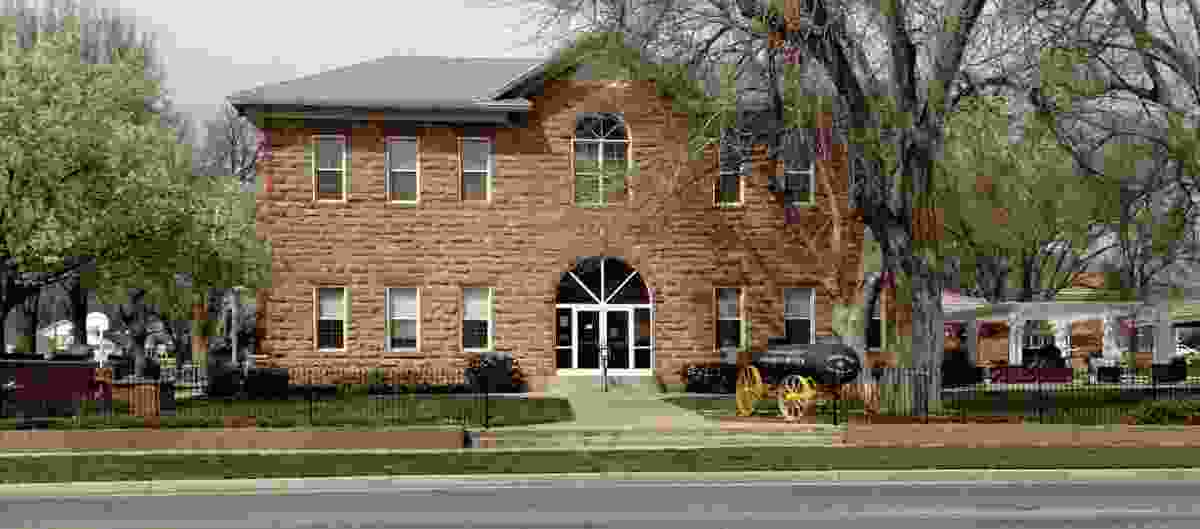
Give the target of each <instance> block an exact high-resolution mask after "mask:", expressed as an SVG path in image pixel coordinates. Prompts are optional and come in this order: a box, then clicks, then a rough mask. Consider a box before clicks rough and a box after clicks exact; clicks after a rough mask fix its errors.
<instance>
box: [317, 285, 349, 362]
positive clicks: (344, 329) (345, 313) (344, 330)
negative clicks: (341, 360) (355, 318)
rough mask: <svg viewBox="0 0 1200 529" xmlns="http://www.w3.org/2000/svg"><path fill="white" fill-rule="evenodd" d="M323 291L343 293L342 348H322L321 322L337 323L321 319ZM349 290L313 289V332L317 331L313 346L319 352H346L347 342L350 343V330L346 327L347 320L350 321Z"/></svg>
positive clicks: (337, 288) (338, 288)
mask: <svg viewBox="0 0 1200 529" xmlns="http://www.w3.org/2000/svg"><path fill="white" fill-rule="evenodd" d="M322 290H340V291H341V293H342V311H343V313H342V346H341V347H321V323H320V322H321V321H335V320H324V319H323V318H321V291H322ZM349 290H350V289H349V288H348V287H317V288H315V289H313V300H314V301H315V303H314V304H313V331H315V332H314V333H313V345H314V346H315V348H316V350H317V351H318V352H335V351H345V350H346V344H347V342H349V341H350V328H349V326H348V325H346V320H347V319H349V317H350V303H349V297H350V296H349Z"/></svg>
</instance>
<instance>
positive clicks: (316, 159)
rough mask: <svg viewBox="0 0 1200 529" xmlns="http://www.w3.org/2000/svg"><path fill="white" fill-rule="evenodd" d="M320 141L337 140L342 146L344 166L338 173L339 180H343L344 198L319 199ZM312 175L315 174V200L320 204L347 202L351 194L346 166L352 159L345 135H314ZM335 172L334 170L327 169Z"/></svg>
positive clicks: (313, 183) (313, 182)
mask: <svg viewBox="0 0 1200 529" xmlns="http://www.w3.org/2000/svg"><path fill="white" fill-rule="evenodd" d="M320 140H337V141H338V143H339V144H340V145H341V146H342V166H341V167H340V168H338V169H336V171H338V174H339V175H340V176H339V179H340V180H341V188H342V198H319V197H320V195H321V170H322V169H321V149H320ZM311 141H312V153H313V154H312V174H313V181H312V185H313V200H316V201H320V202H345V201H346V196H347V195H348V194H349V193H350V182H349V181H348V179H347V178H346V164H347V163H348V162H349V158H350V148H349V142H348V141H347V140H346V135H345V134H314V135H313V136H312V139H311ZM325 170H326V171H333V170H334V169H325Z"/></svg>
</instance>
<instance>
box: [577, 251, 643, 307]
mask: <svg viewBox="0 0 1200 529" xmlns="http://www.w3.org/2000/svg"><path fill="white" fill-rule="evenodd" d="M602 269H603V270H602ZM558 303H584V304H611V303H615V304H647V303H650V291H649V289H647V288H646V283H645V282H644V281H643V280H642V277H641V275H640V274H638V273H637V272H636V271H634V269H633V268H631V267H630V266H629V265H628V264H626V263H625V261H622V260H621V259H617V258H615V257H587V258H584V259H579V260H578V261H577V262H576V264H575V267H574V268H573V269H572V270H571V271H569V272H565V273H563V275H562V279H561V280H560V281H559V285H558Z"/></svg>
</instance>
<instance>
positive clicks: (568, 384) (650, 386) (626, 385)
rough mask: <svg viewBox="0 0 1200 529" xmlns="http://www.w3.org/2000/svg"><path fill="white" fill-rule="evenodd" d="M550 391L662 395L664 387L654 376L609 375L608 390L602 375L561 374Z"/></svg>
mask: <svg viewBox="0 0 1200 529" xmlns="http://www.w3.org/2000/svg"><path fill="white" fill-rule="evenodd" d="M547 392H548V393H552V394H558V395H567V396H569V395H571V394H578V393H583V394H591V393H609V394H613V395H646V396H652V395H660V394H662V389H661V388H660V387H659V385H658V380H657V379H655V378H654V377H653V376H630V377H618V376H610V377H608V391H607V392H605V391H604V381H603V379H602V378H601V377H600V376H598V375H597V376H561V377H558V379H557V380H554V381H552V382H551V383H550V385H549V388H548V389H547Z"/></svg>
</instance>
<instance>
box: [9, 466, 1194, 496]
mask: <svg viewBox="0 0 1200 529" xmlns="http://www.w3.org/2000/svg"><path fill="white" fill-rule="evenodd" d="M547 480H553V481H581V480H623V481H634V480H637V481H696V480H709V481H726V482H747V481H797V482H829V481H858V482H894V481H936V482H972V481H992V482H1029V481H1113V480H1119V481H1200V469H1172V470H1163V469H1121V470H1080V469H1062V470H1021V469H1010V470H989V469H955V470H888V471H878V470H838V471H807V472H805V471H782V472H672V473H664V472H645V473H617V474H605V473H593V474H568V473H563V474H476V475H459V476H355V477H333V478H284V479H222V480H187V481H165V480H155V481H93V482H71V483H28V484H26V483H22V484H7V485H0V496H7V497H13V496H54V497H71V496H120V495H188V494H191V495H212V494H313V493H317V492H348V491H367V490H370V489H371V488H372V487H373V486H374V487H379V486H389V485H401V486H403V485H408V486H413V487H429V486H433V485H440V486H443V487H444V486H452V485H454V484H471V485H475V486H479V485H486V484H493V485H496V486H504V485H517V486H520V485H521V484H522V483H527V482H531V481H547Z"/></svg>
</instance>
